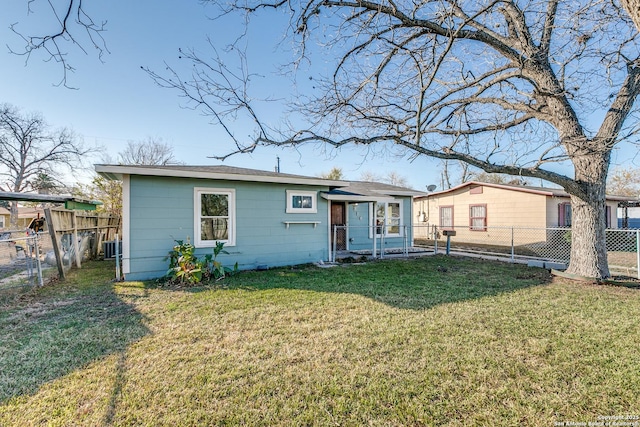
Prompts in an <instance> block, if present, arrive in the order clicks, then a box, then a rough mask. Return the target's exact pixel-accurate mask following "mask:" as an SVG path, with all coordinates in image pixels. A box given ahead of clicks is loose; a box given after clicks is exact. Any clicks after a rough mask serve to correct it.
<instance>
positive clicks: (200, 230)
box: [194, 188, 236, 247]
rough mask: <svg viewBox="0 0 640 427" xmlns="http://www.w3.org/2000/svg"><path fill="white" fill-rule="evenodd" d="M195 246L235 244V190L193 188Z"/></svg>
mask: <svg viewBox="0 0 640 427" xmlns="http://www.w3.org/2000/svg"><path fill="white" fill-rule="evenodd" d="M194 208H195V218H194V221H195V224H194V232H195V246H196V247H211V246H215V245H216V242H222V243H225V244H226V245H227V246H233V245H235V239H236V237H235V222H236V219H235V190H232V189H217V188H196V189H195V207H194Z"/></svg>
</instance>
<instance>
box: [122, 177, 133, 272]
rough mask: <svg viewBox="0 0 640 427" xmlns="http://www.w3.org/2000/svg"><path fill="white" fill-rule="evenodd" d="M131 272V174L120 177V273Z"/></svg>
mask: <svg viewBox="0 0 640 427" xmlns="http://www.w3.org/2000/svg"><path fill="white" fill-rule="evenodd" d="M129 273H131V176H130V175H124V176H123V177H122V274H124V275H125V278H126V275H127V274H129Z"/></svg>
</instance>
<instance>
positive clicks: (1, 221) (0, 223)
mask: <svg viewBox="0 0 640 427" xmlns="http://www.w3.org/2000/svg"><path fill="white" fill-rule="evenodd" d="M0 228H4V215H0Z"/></svg>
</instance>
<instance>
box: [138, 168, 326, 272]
mask: <svg viewBox="0 0 640 427" xmlns="http://www.w3.org/2000/svg"><path fill="white" fill-rule="evenodd" d="M195 187H205V188H206V187H209V188H229V189H235V191H236V244H235V246H226V247H225V249H226V250H227V251H228V252H229V254H228V255H224V254H223V255H220V256H219V258H218V259H219V260H220V261H221V262H222V263H223V264H225V265H229V266H232V265H233V264H234V263H236V262H237V263H238V265H239V267H240V268H241V269H252V268H256V267H258V266H261V265H266V266H268V267H275V266H283V265H295V264H303V263H309V262H318V261H320V260H326V259H328V248H327V242H328V226H327V218H328V203H327V201H326V200H324V199H322V198H321V197H320V195H319V194H318V196H317V203H318V212H317V213H315V214H287V213H285V209H286V190H287V189H289V190H291V189H296V190H302V191H318V192H319V191H326V190H328V189H327V188H325V187H312V186H303V185H286V184H270V183H254V182H232V181H211V180H204V179H189V178H165V177H146V176H137V175H135V176H131V179H130V212H129V215H130V235H129V240H130V260H129V263H130V264H129V266H130V272H129V273H128V274H127V279H128V280H145V279H150V278H157V277H160V276H163V275H164V274H165V273H166V270H167V268H168V261H165V260H164V258H165V256H166V255H167V253H168V252H169V251H170V250H171V248H172V247H173V245H174V244H175V242H174V241H175V240H187V238H189V239H191V241H192V242H193V241H194V239H193V237H194V200H193V197H194V188H195ZM283 221H319V222H320V224H318V225H317V227H315V228H314V226H313V225H311V224H292V225H291V226H290V227H289V228H286V227H285V224H283ZM207 253H212V248H198V249H197V251H196V254H197V255H198V256H202V255H205V254H207Z"/></svg>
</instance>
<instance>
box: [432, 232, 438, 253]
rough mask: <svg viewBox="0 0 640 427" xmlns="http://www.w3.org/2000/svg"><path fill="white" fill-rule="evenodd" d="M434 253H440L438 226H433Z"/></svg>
mask: <svg viewBox="0 0 640 427" xmlns="http://www.w3.org/2000/svg"><path fill="white" fill-rule="evenodd" d="M433 254H434V255H438V227H437V226H435V225H434V226H433Z"/></svg>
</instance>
